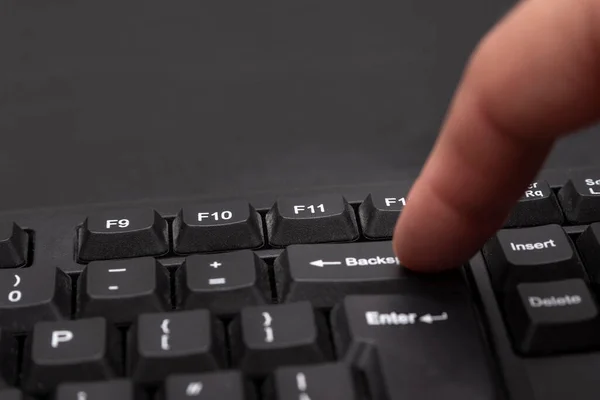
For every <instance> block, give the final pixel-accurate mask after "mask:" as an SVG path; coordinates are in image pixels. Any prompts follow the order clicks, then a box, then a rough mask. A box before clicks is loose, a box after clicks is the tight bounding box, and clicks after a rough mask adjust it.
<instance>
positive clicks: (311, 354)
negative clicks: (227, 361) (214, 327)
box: [229, 302, 331, 376]
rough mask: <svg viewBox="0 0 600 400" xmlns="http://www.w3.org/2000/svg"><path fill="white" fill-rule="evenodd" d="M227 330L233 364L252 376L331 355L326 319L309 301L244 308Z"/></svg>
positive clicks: (326, 357) (320, 360)
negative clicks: (315, 310)
mask: <svg viewBox="0 0 600 400" xmlns="http://www.w3.org/2000/svg"><path fill="white" fill-rule="evenodd" d="M229 329H230V336H231V353H232V359H233V363H234V367H239V368H241V369H242V370H243V371H244V372H246V373H247V374H249V375H251V376H264V375H267V374H268V373H270V372H272V371H273V370H274V369H275V368H277V367H279V366H282V365H286V364H292V365H297V364H307V363H318V362H325V361H328V360H329V359H330V358H331V348H330V345H329V342H328V338H327V334H326V332H327V331H326V329H327V328H326V321H325V319H324V317H323V316H322V315H321V314H319V313H318V312H314V311H313V309H312V308H311V306H310V303H308V302H299V303H292V304H279V305H272V306H262V307H248V308H244V309H243V310H242V312H241V315H240V316H239V317H238V318H236V319H235V320H233V322H232V324H231V325H230V327H229Z"/></svg>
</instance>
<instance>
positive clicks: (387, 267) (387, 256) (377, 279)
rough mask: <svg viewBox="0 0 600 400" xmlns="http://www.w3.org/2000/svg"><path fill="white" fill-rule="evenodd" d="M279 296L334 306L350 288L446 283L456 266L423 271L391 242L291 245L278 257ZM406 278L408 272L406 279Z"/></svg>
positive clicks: (382, 289)
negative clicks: (404, 263) (404, 262)
mask: <svg viewBox="0 0 600 400" xmlns="http://www.w3.org/2000/svg"><path fill="white" fill-rule="evenodd" d="M275 275H276V282H277V293H278V294H279V301H280V302H286V303H287V302H294V301H303V300H308V301H311V302H312V304H313V306H314V307H318V308H331V307H333V306H334V305H335V304H336V303H337V302H339V301H340V300H342V299H343V298H344V297H345V296H346V295H349V294H379V293H397V292H398V291H399V290H410V286H411V282H414V281H416V280H419V281H423V282H425V281H427V282H429V283H434V282H437V283H439V284H442V285H445V284H446V283H448V282H452V281H454V280H455V278H457V277H458V278H460V275H459V274H457V273H456V272H450V273H444V274H439V275H435V276H434V275H431V276H427V277H424V276H419V275H417V274H414V273H411V272H410V271H409V270H408V269H405V268H403V267H401V266H400V263H399V260H398V258H397V257H396V256H395V254H394V252H393V250H392V244H391V242H363V243H343V244H313V245H292V246H289V247H288V248H287V249H286V250H285V252H284V253H283V254H282V255H281V256H280V257H279V258H278V259H277V260H276V261H275ZM407 278H410V280H408V279H407Z"/></svg>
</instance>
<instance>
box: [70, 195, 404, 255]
mask: <svg viewBox="0 0 600 400" xmlns="http://www.w3.org/2000/svg"><path fill="white" fill-rule="evenodd" d="M405 204H406V200H405V197H390V196H389V195H384V194H383V193H380V194H371V195H369V197H368V198H367V199H366V201H365V202H364V203H363V204H362V205H361V206H360V207H359V210H358V218H357V216H356V214H355V211H354V209H353V208H352V206H351V205H350V204H349V203H348V202H347V201H346V200H345V199H344V198H343V197H342V196H338V195H319V196H314V197H311V198H295V199H293V198H289V199H280V200H278V201H277V202H276V203H275V204H274V205H273V207H272V208H271V209H270V210H269V211H268V212H267V213H266V215H265V218H264V223H263V220H262V217H261V215H260V214H259V213H258V212H257V211H256V209H254V207H252V205H250V204H248V203H246V202H243V201H233V202H228V203H221V204H212V205H211V204H209V205H202V206H198V207H186V208H184V209H182V210H181V211H180V212H179V213H178V214H177V216H176V217H175V219H174V220H173V224H172V231H173V252H174V254H178V255H187V254H192V253H204V252H219V251H231V250H239V249H259V248H262V247H263V246H265V245H266V244H267V243H268V245H270V246H272V247H276V248H283V247H286V246H289V245H291V244H300V243H305V244H310V243H327V242H353V241H355V240H357V239H358V238H359V236H360V230H359V222H360V223H361V225H362V229H363V232H364V234H365V236H366V237H367V238H370V239H386V238H391V236H392V231H393V228H394V224H395V221H396V219H397V218H398V215H399V213H400V211H401V209H402V208H403V207H404V205H405ZM263 226H264V227H265V228H266V229H265V228H263ZM265 231H266V235H265ZM168 232H169V226H168V222H167V221H166V220H165V219H164V218H162V217H161V216H160V215H159V214H158V213H157V212H156V211H154V210H152V209H138V210H122V211H107V212H103V213H100V214H97V215H93V216H89V217H88V218H87V219H86V220H85V222H84V223H83V225H82V226H81V227H80V228H79V230H78V236H79V237H78V250H79V251H78V257H79V259H80V260H82V261H84V262H89V261H95V260H110V259H116V258H130V257H144V256H161V255H165V254H167V253H168V252H169V233H168ZM265 236H266V238H265Z"/></svg>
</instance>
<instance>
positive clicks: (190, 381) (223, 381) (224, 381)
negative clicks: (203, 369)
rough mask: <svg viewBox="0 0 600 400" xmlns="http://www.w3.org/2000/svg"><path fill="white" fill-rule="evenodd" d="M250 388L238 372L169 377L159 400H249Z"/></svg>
mask: <svg viewBox="0 0 600 400" xmlns="http://www.w3.org/2000/svg"><path fill="white" fill-rule="evenodd" d="M251 390H252V388H250V387H249V385H248V383H247V382H245V381H244V380H243V378H242V375H241V374H240V373H239V372H238V371H220V372H213V373H209V374H193V375H192V374H189V375H171V376H169V377H168V378H167V380H166V382H165V387H164V390H163V391H162V395H161V397H160V399H161V400H190V399H195V398H197V399H198V400H245V399H247V400H250V399H253V398H254V397H253V396H246V395H245V393H250V391H251Z"/></svg>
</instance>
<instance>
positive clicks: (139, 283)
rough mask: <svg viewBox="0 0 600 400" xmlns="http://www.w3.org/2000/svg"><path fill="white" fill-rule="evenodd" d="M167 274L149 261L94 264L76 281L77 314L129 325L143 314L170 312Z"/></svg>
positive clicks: (156, 263)
mask: <svg viewBox="0 0 600 400" xmlns="http://www.w3.org/2000/svg"><path fill="white" fill-rule="evenodd" d="M169 302H170V281H169V274H168V272H167V270H166V269H165V268H164V267H163V266H161V265H160V263H158V262H157V261H156V260H155V259H154V258H152V257H144V258H135V259H128V260H114V261H94V262H91V263H89V264H88V265H87V267H86V268H85V269H84V271H83V273H82V274H81V276H80V278H79V290H78V313H79V315H80V316H82V317H97V316H102V317H105V318H106V319H108V320H109V321H111V322H113V323H123V322H132V321H133V320H135V318H136V317H137V316H138V315H139V314H140V313H144V312H160V311H166V310H170V309H171V306H170V304H169Z"/></svg>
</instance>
